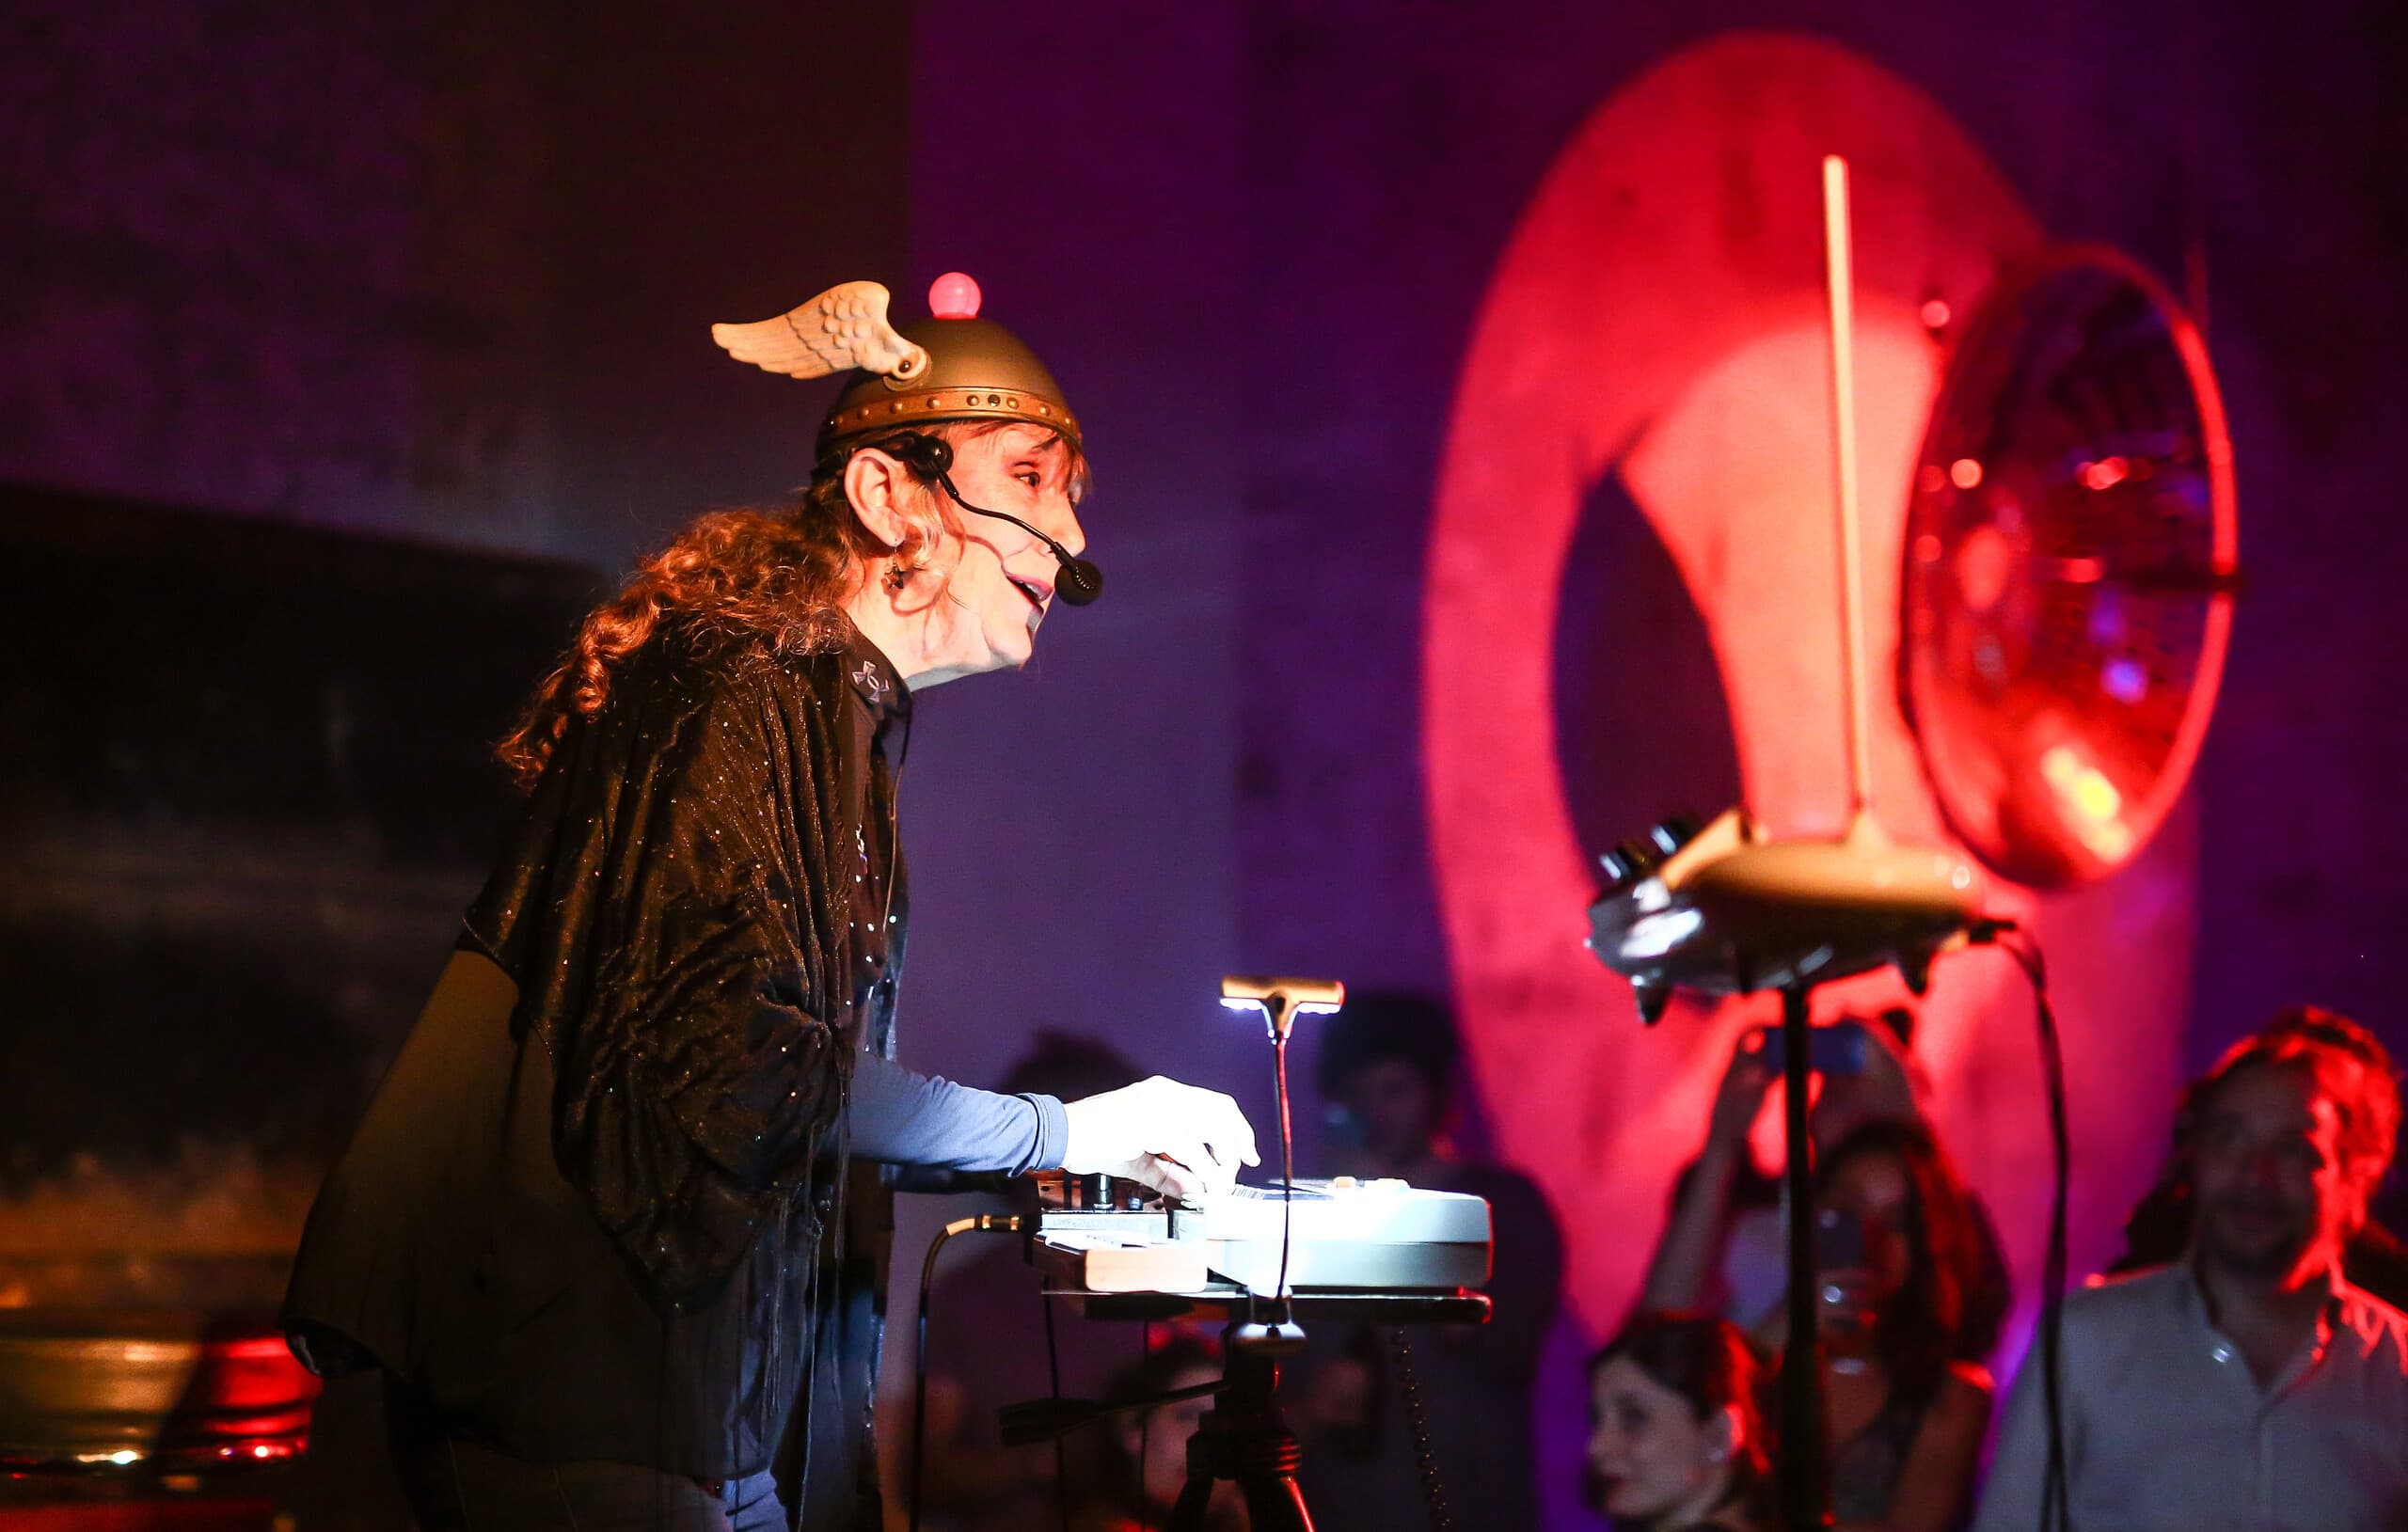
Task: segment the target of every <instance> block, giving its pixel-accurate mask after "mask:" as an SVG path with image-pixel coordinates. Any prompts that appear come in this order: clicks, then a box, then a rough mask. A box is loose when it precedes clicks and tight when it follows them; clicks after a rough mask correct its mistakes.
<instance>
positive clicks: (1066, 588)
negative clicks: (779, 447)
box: [869, 431, 1103, 607]
mask: <svg viewBox="0 0 2408 1532" xmlns="http://www.w3.org/2000/svg"><path fill="white" fill-rule="evenodd" d="M869 445H871V446H873V447H875V448H877V449H878V450H879V451H881V452H884V453H886V454H888V455H889V456H891V457H893V458H895V459H896V460H897V461H899V462H901V463H902V464H903V465H904V466H907V467H909V468H910V469H911V471H912V472H914V473H916V474H918V475H920V476H921V477H922V478H924V479H933V480H935V481H936V482H938V483H940V484H942V485H943V486H944V492H945V493H946V494H947V495H950V496H952V497H953V503H954V504H956V505H958V506H959V507H961V509H963V510H964V511H968V512H970V513H973V514H974V515H981V516H992V517H994V518H995V519H996V520H997V521H1008V522H1010V523H1011V524H1012V525H1013V526H1015V527H1017V528H1019V529H1021V530H1022V531H1024V532H1026V533H1028V534H1029V535H1030V536H1031V537H1034V538H1036V539H1037V540H1038V542H1040V543H1043V544H1044V545H1046V547H1047V548H1048V549H1050V550H1052V552H1053V554H1054V562H1056V563H1058V564H1059V565H1061V575H1060V576H1059V577H1058V578H1057V579H1056V580H1055V581H1054V594H1055V595H1057V596H1060V597H1061V598H1062V599H1063V600H1064V601H1066V602H1068V603H1069V604H1070V605H1071V606H1073V607H1084V606H1085V605H1086V604H1087V603H1089V602H1091V601H1093V600H1094V599H1095V598H1096V597H1098V596H1100V595H1101V594H1103V571H1102V570H1101V569H1098V568H1097V567H1096V566H1095V565H1094V563H1093V562H1091V561H1088V560H1085V559H1082V558H1080V557H1079V556H1078V555H1076V554H1074V553H1072V552H1071V551H1070V550H1069V549H1068V548H1066V547H1064V546H1063V545H1061V544H1059V543H1056V542H1055V541H1054V539H1052V538H1050V537H1048V536H1046V535H1045V534H1044V533H1043V532H1040V531H1038V529H1036V528H1034V527H1032V526H1030V525H1029V524H1028V523H1027V522H1024V521H1022V520H1021V519H1020V517H1018V516H1015V515H1011V514H1008V513H1005V512H1002V511H990V510H988V509H987V508H986V507H985V506H983V505H973V504H971V503H970V502H969V501H968V500H965V499H963V498H961V491H959V490H958V489H956V488H955V487H954V484H953V472H952V469H953V444H952V443H951V442H948V441H946V440H945V439H944V438H943V437H942V436H930V435H925V434H921V433H919V432H916V431H907V432H901V433H898V434H895V435H892V436H888V437H886V438H885V439H883V440H881V441H875V442H872V443H870V444H869Z"/></svg>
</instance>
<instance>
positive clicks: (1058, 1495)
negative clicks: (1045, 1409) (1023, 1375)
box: [1037, 1292, 1070, 1532]
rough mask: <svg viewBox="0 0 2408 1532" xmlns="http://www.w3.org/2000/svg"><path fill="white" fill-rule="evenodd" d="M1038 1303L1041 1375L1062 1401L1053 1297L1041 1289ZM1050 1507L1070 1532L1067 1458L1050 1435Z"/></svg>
mask: <svg viewBox="0 0 2408 1532" xmlns="http://www.w3.org/2000/svg"><path fill="white" fill-rule="evenodd" d="M1037 1302H1038V1304H1039V1305H1040V1306H1042V1307H1043V1308H1044V1310H1045V1379H1046V1385H1047V1386H1048V1387H1049V1388H1051V1389H1053V1391H1054V1403H1056V1404H1059V1403H1061V1402H1062V1351H1061V1348H1060V1347H1058V1346H1056V1345H1055V1344H1054V1300H1053V1299H1051V1298H1048V1297H1047V1296H1046V1295H1045V1294H1043V1293H1041V1292H1040V1293H1038V1295H1037ZM1054 1510H1055V1511H1057V1512H1059V1513H1060V1516H1061V1520H1062V1532H1070V1460H1069V1449H1068V1448H1066V1447H1065V1446H1063V1445H1062V1438H1060V1437H1058V1436H1057V1437H1055V1438H1054Z"/></svg>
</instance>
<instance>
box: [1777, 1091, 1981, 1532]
mask: <svg viewBox="0 0 2408 1532" xmlns="http://www.w3.org/2000/svg"><path fill="white" fill-rule="evenodd" d="M1815 1185H1816V1191H1815V1198H1814V1206H1815V1217H1816V1235H1817V1244H1818V1245H1819V1246H1820V1247H1821V1250H1822V1254H1823V1260H1822V1262H1821V1267H1822V1269H1821V1271H1820V1272H1819V1282H1818V1284H1817V1303H1816V1328H1817V1333H1818V1335H1819V1338H1820V1339H1821V1342H1822V1350H1823V1398H1824V1411H1825V1417H1824V1418H1825V1424H1826V1427H1827V1430H1828V1440H1829V1443H1830V1483H1831V1508H1832V1512H1833V1514H1834V1515H1835V1517H1836V1518H1837V1520H1838V1522H1839V1524H1841V1526H1843V1527H1849V1526H1855V1527H1864V1528H1871V1527H1880V1528H1884V1529H1886V1532H1947V1529H1949V1528H1952V1527H1955V1526H1958V1525H1960V1524H1962V1523H1963V1522H1964V1519H1965V1517H1966V1514H1967V1513H1968V1512H1969V1511H1970V1510H1971V1509H1972V1500H1973V1476H1974V1471H1975V1469H1976V1467H1977V1466H1978V1464H1979V1460H1980V1456H1981V1446H1982V1433H1983V1431H1984V1430H1985V1429H1987V1428H1988V1424H1989V1416H1990V1402H1991V1385H1990V1379H1989V1375H1988V1373H1987V1372H1985V1371H1983V1370H1982V1369H1981V1368H1980V1367H1979V1366H1975V1365H1973V1364H1972V1363H1970V1362H1963V1361H1959V1360H1957V1359H1958V1358H1959V1357H1962V1356H1964V1355H1966V1354H1967V1351H1968V1347H1967V1345H1966V1335H1967V1334H1968V1332H1969V1330H1980V1331H1984V1332H1987V1333H1988V1334H1992V1335H1994V1334H1995V1333H1996V1330H1997V1327H1998V1314H1997V1312H1996V1310H1995V1309H1993V1308H1991V1307H1989V1305H1991V1304H1992V1303H1996V1304H1997V1305H1998V1306H1999V1307H2003V1306H2004V1303H2003V1300H2004V1295H2003V1294H1998V1295H1990V1294H1987V1293H1985V1292H1984V1290H1983V1287H1984V1283H1983V1277H1982V1262H1981V1254H1980V1242H1979V1238H1978V1236H1977V1235H1976V1234H1975V1232H1974V1224H1973V1217H1972V1211H1971V1209H1970V1208H1968V1206H1967V1201H1966V1195H1965V1188H1964V1184H1963V1183H1962V1182H1961V1181H1959V1180H1958V1179H1957V1173H1956V1171H1955V1170H1954V1169H1953V1168H1952V1167H1951V1166H1950V1165H1949V1163H1948V1159H1947V1157H1946V1156H1945V1155H1944V1154H1942V1153H1941V1149H1940V1146H1939V1145H1938V1144H1937V1143H1936V1142H1935V1141H1934V1140H1933V1139H1932V1137H1931V1135H1930V1134H1929V1133H1927V1132H1925V1130H1924V1129H1921V1128H1918V1127H1916V1126H1914V1125H1913V1124H1910V1123H1903V1122H1877V1123H1869V1124H1867V1125H1865V1126H1864V1127H1861V1128H1859V1129H1856V1130H1855V1131H1854V1132H1852V1133H1850V1134H1848V1136H1847V1137H1846V1138H1844V1139H1842V1140H1841V1141H1840V1142H1839V1143H1838V1144H1837V1145H1833V1146H1832V1148H1831V1150H1830V1154H1829V1155H1828V1156H1827V1157H1826V1158H1825V1159H1824V1160H1823V1161H1822V1163H1821V1164H1820V1165H1818V1166H1817V1167H1816V1177H1815ZM1785 1332H1786V1324H1785V1317H1784V1316H1782V1314H1781V1313H1780V1312H1779V1311H1776V1314H1775V1317H1774V1318H1773V1319H1772V1320H1771V1321H1770V1322H1769V1323H1768V1324H1767V1325H1766V1329H1765V1331H1764V1332H1763V1333H1762V1334H1761V1336H1760V1338H1761V1339H1762V1340H1763V1341H1764V1342H1765V1343H1766V1345H1767V1346H1768V1347H1770V1348H1772V1349H1775V1350H1778V1349H1779V1348H1780V1347H1781V1346H1782V1344H1783V1343H1784V1342H1785V1341H1786V1339H1787V1336H1786V1333H1785Z"/></svg>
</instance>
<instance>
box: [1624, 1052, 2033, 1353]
mask: <svg viewBox="0 0 2408 1532" xmlns="http://www.w3.org/2000/svg"><path fill="white" fill-rule="evenodd" d="M1914 1020H1915V1019H1914V1013H1913V1012H1911V1011H1909V1010H1907V1009H1906V1008H1905V1007H1903V1006H1893V1007H1892V1008H1891V1009H1889V1010H1886V1011H1883V1012H1881V1013H1880V1015H1879V1016H1878V1017H1876V1018H1870V1019H1867V1018H1859V1017H1846V1018H1843V1019H1840V1020H1839V1021H1837V1022H1835V1023H1833V1024H1831V1025H1830V1027H1829V1028H1828V1029H1817V1030H1818V1032H1826V1031H1827V1032H1829V1033H1831V1034H1838V1036H1839V1038H1840V1040H1841V1041H1842V1042H1843V1043H1844V1044H1845V1045H1846V1046H1844V1047H1842V1048H1840V1049H1839V1050H1837V1051H1838V1052H1839V1053H1841V1054H1842V1055H1843V1056H1846V1057H1848V1058H1849V1060H1850V1065H1849V1066H1848V1067H1846V1068H1841V1069H1834V1070H1831V1071H1830V1072H1826V1073H1818V1074H1817V1076H1816V1079H1817V1080H1818V1081H1819V1082H1820V1090H1819V1092H1818V1094H1817V1095H1816V1096H1815V1098H1814V1107H1813V1110H1812V1111H1811V1112H1810V1113H1809V1114H1808V1118H1807V1131H1808V1134H1809V1136H1810V1138H1811V1139H1812V1141H1813V1144H1814V1151H1815V1152H1816V1153H1817V1154H1818V1155H1819V1154H1825V1153H1828V1152H1829V1151H1830V1148H1831V1146H1832V1145H1836V1144H1838V1143H1839V1142H1840V1141H1841V1140H1843V1139H1845V1138H1846V1137H1847V1136H1848V1135H1849V1134H1851V1133H1852V1132H1854V1131H1855V1130H1856V1129H1859V1128H1861V1127H1863V1126H1866V1125H1868V1124H1873V1123H1889V1122H1900V1123H1909V1124H1915V1125H1918V1126H1921V1127H1923V1128H1924V1129H1925V1131H1926V1132H1928V1131H1929V1130H1930V1129H1929V1122H1928V1119H1927V1117H1926V1115H1925V1112H1924V1110H1923V1106H1922V1102H1921V1095H1922V1091H1921V1089H1920V1086H1919V1083H1918V1078H1917V1075H1916V1070H1915V1066H1914V1062H1913V1055H1912V1052H1911V1048H1912V1043H1913V1036H1914ZM1760 1037H1761V1034H1759V1033H1757V1032H1754V1031H1750V1032H1748V1033H1746V1034H1742V1035H1741V1037H1740V1039H1739V1044H1738V1046H1737V1047H1736V1048H1735V1050H1733V1051H1732V1055H1731V1064H1730V1066H1729V1067H1728V1068H1727V1069H1725V1070H1724V1072H1723V1076H1722V1084H1721V1087H1720V1089H1719V1091H1718V1092H1717V1093H1716V1095H1715V1100H1714V1107H1713V1111H1712V1113H1710V1114H1709V1116H1708V1118H1707V1126H1706V1133H1705V1140H1704V1143H1703V1145H1701V1146H1700V1147H1699V1150H1698V1154H1697V1157H1696V1159H1694V1160H1692V1161H1690V1162H1689V1165H1688V1167H1687V1169H1686V1170H1684V1171H1683V1172H1682V1173H1681V1177H1680V1179H1679V1181H1678V1182H1677V1183H1676V1185H1675V1187H1674V1190H1673V1196H1672V1208H1671V1215H1670V1217H1669V1218H1668V1219H1667V1220H1666V1223H1665V1226H1664V1233H1663V1235H1662V1237H1661V1239H1660V1240H1658V1242H1657V1244H1656V1254H1655V1256H1654V1258H1653V1259H1652V1260H1651V1261H1650V1262H1649V1264H1648V1271H1647V1279H1646V1284H1645V1287H1644V1288H1643V1290H1642V1292H1641V1294H1640V1303H1639V1306H1640V1308H1643V1309H1658V1310H1687V1309H1696V1308H1711V1309H1716V1310H1719V1311H1720V1312H1721V1313H1722V1314H1723V1315H1724V1316H1725V1317H1727V1318H1729V1319H1732V1320H1733V1321H1735V1323H1737V1324H1738V1325H1739V1326H1740V1328H1742V1329H1744V1330H1746V1331H1748V1332H1749V1333H1750V1334H1751V1335H1758V1336H1760V1337H1761V1336H1762V1335H1766V1333H1767V1332H1768V1328H1769V1327H1770V1326H1771V1325H1773V1324H1774V1323H1775V1322H1777V1320H1778V1318H1779V1313H1780V1308H1781V1303H1782V1294H1783V1293H1784V1292H1786V1291H1787V1289H1788V1271H1789V1256H1788V1249H1787V1246H1786V1245H1785V1243H1784V1242H1783V1239H1782V1224H1781V1185H1780V1182H1779V1180H1778V1178H1777V1177H1775V1176H1774V1175H1772V1174H1771V1173H1769V1172H1767V1171H1766V1170H1764V1169H1762V1168H1761V1167H1759V1166H1758V1165H1757V1164H1756V1162H1755V1158H1754V1155H1753V1152H1752V1150H1751V1146H1750V1144H1749V1133H1750V1130H1751V1128H1752V1127H1753V1126H1754V1124H1755V1120H1756V1116H1757V1114H1758V1113H1759V1112H1760V1111H1761V1110H1762V1109H1763V1106H1764V1101H1765V1097H1766V1092H1768V1091H1769V1090H1770V1089H1771V1088H1772V1086H1773V1085H1774V1083H1775V1082H1777V1081H1778V1080H1779V1078H1780V1072H1779V1071H1778V1070H1777V1069H1774V1068H1772V1067H1770V1064H1771V1060H1770V1059H1769V1058H1768V1057H1767V1056H1766V1051H1765V1050H1764V1048H1763V1047H1762V1044H1761V1041H1760ZM1964 1201H1965V1208H1966V1210H1967V1212H1968V1214H1969V1215H1970V1217H1971V1219H1972V1229H1973V1236H1974V1249H1975V1259H1976V1261H1977V1263H1978V1274H1977V1277H1976V1279H1975V1281H1974V1282H1973V1283H1972V1285H1971V1286H1970V1287H1968V1289H1967V1290H1966V1293H1965V1302H1964V1306H1963V1312H1962V1319H1961V1323H1960V1328H1959V1330H1958V1334H1957V1360H1959V1361H1964V1362H1976V1363H1979V1362H1987V1361H1988V1359H1989V1355H1990V1352H1991V1351H1992V1350H1995V1349H1996V1348H1997V1345H1998V1338H1999V1333H2000V1331H2001V1330H2002V1328H2003V1327H2004V1324H2005V1320H2006V1311H2007V1307H2008V1301H2009V1297H2010V1294H2009V1291H2008V1282H2007V1271H2006V1259H2005V1256H2004V1254H2003V1253H2002V1251H2001V1249H2000V1246H1999V1241H1998V1235H1997V1232H1996V1229H1995V1228H1994V1227H1993V1225H1992V1224H1991V1223H1990V1218H1989V1213H1988V1209H1987V1208H1984V1207H1983V1205H1982V1202H1981V1199H1980V1198H1979V1197H1977V1196H1975V1195H1973V1194H1972V1192H1971V1191H1970V1190H1968V1191H1966V1192H1965V1193H1964Z"/></svg>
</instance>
